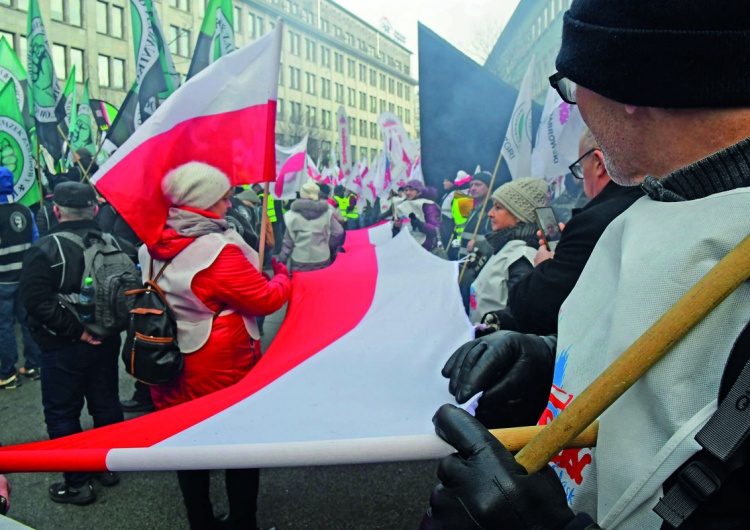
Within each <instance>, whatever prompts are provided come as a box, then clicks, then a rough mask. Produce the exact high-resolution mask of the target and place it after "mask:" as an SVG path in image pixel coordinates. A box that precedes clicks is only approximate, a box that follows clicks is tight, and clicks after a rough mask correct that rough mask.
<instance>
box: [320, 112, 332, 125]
mask: <svg viewBox="0 0 750 530" xmlns="http://www.w3.org/2000/svg"><path fill="white" fill-rule="evenodd" d="M321 120H322V122H323V123H322V125H323V128H324V129H330V128H331V111H330V110H324V111H322V112H321Z"/></svg>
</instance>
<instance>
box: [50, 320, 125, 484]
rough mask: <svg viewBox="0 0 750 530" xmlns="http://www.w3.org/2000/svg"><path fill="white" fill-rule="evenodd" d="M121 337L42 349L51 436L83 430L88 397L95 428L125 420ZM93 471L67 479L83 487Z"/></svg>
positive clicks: (75, 473) (67, 473) (71, 474)
mask: <svg viewBox="0 0 750 530" xmlns="http://www.w3.org/2000/svg"><path fill="white" fill-rule="evenodd" d="M119 353H120V336H119V335H115V336H114V337H109V338H108V339H106V340H104V341H103V342H102V343H101V344H100V345H98V346H93V345H91V344H87V343H85V342H76V343H75V344H72V345H70V346H68V347H65V348H62V349H60V350H54V351H46V352H42V405H43V407H44V421H45V423H46V424H47V434H48V435H49V437H50V439H51V440H53V439H55V438H61V437H63V436H68V435H69V434H76V433H79V432H81V431H82V429H81V420H80V418H81V411H82V410H83V403H84V400H85V401H86V406H87V408H88V411H89V414H91V417H92V418H93V419H94V427H103V426H105V425H110V424H112V423H117V422H120V421H122V420H123V415H122V409H120V397H119V392H118V374H117V357H118V355H119ZM89 476H90V474H89V473H81V472H66V473H63V477H64V478H65V482H66V483H68V484H70V485H71V486H81V485H83V484H84V483H85V482H86V481H87V480H88V479H89Z"/></svg>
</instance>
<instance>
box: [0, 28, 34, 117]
mask: <svg viewBox="0 0 750 530" xmlns="http://www.w3.org/2000/svg"><path fill="white" fill-rule="evenodd" d="M11 79H12V80H13V83H14V84H15V85H16V97H18V106H19V107H20V108H21V112H22V113H23V122H24V124H26V130H27V131H30V130H31V129H33V128H34V118H32V117H31V114H29V106H28V104H27V101H26V91H27V89H26V69H25V68H24V67H23V63H22V62H21V61H20V60H19V59H18V56H17V55H16V52H14V51H13V48H11V47H10V44H9V43H8V41H7V40H5V37H0V86H2V85H4V84H5V83H7V82H8V81H9V80H11Z"/></svg>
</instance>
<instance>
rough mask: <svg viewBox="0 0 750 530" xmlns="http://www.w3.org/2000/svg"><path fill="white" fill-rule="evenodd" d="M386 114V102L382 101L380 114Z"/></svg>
mask: <svg viewBox="0 0 750 530" xmlns="http://www.w3.org/2000/svg"><path fill="white" fill-rule="evenodd" d="M384 112H385V100H384V99H381V100H380V114H383V113H384Z"/></svg>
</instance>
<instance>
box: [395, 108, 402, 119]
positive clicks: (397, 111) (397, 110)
mask: <svg viewBox="0 0 750 530" xmlns="http://www.w3.org/2000/svg"><path fill="white" fill-rule="evenodd" d="M396 115H397V116H398V117H399V118H403V117H404V108H403V107H396Z"/></svg>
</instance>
